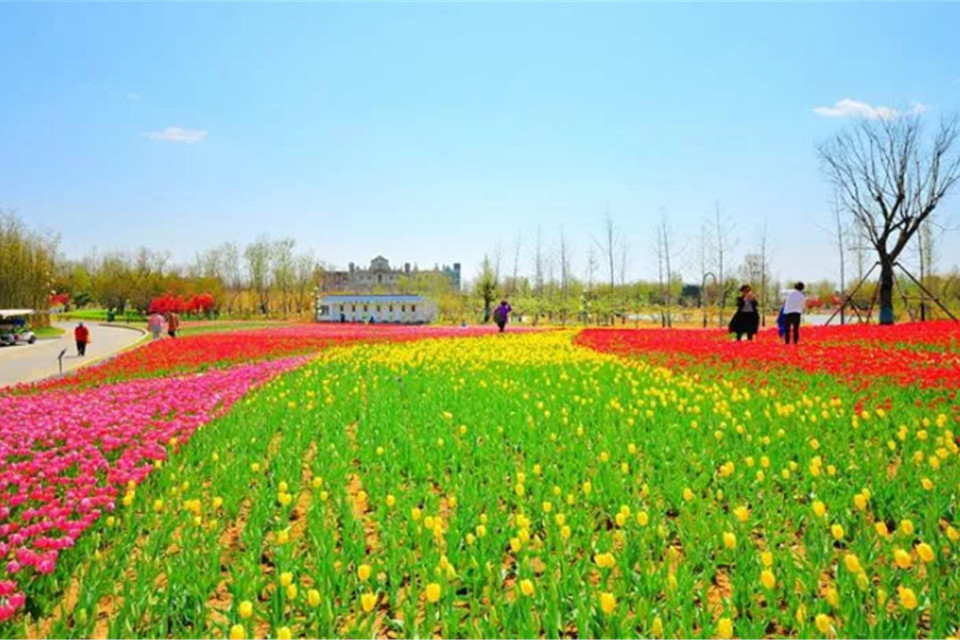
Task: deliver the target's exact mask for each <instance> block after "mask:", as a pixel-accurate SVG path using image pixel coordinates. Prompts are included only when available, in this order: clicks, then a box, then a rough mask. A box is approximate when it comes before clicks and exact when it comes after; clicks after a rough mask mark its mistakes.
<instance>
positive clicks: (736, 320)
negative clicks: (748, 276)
mask: <svg viewBox="0 0 960 640" xmlns="http://www.w3.org/2000/svg"><path fill="white" fill-rule="evenodd" d="M728 329H729V330H730V333H735V334H737V342H739V341H740V340H741V339H742V338H743V336H744V335H746V336H747V340H753V336H754V335H756V333H757V331H759V330H760V313H759V311H757V298H756V297H755V296H754V295H753V289H752V288H751V287H750V285H748V284H745V285H743V286H742V287H740V296H739V297H738V298H737V311H736V313H734V314H733V317H732V318H730V326H729V327H728Z"/></svg>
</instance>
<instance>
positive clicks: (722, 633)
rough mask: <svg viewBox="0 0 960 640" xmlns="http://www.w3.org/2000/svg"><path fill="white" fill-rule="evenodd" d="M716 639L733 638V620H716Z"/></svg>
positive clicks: (725, 639)
mask: <svg viewBox="0 0 960 640" xmlns="http://www.w3.org/2000/svg"><path fill="white" fill-rule="evenodd" d="M717 637H718V638H723V639H724V640H728V639H729V638H732V637H733V620H731V619H730V618H720V619H719V620H717Z"/></svg>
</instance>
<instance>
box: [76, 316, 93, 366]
mask: <svg viewBox="0 0 960 640" xmlns="http://www.w3.org/2000/svg"><path fill="white" fill-rule="evenodd" d="M73 339H74V340H76V341H77V355H78V356H80V357H83V356H85V355H86V354H87V343H89V342H90V329H87V328H86V327H85V326H83V323H82V322H81V323H80V324H78V325H77V328H76V329H74V330H73Z"/></svg>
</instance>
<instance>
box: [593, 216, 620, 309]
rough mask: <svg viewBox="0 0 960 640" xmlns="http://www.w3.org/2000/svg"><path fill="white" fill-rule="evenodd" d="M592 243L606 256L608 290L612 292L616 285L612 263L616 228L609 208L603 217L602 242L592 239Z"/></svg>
mask: <svg viewBox="0 0 960 640" xmlns="http://www.w3.org/2000/svg"><path fill="white" fill-rule="evenodd" d="M594 243H595V244H596V245H597V248H599V249H600V251H601V253H602V254H603V255H604V256H606V261H607V264H608V265H609V267H610V291H611V292H612V291H613V289H614V287H615V286H616V283H615V281H614V273H615V267H614V264H615V262H616V253H617V228H616V226H615V225H614V224H613V216H612V215H610V209H607V212H606V214H605V215H604V218H603V240H602V242H597V241H596V240H594Z"/></svg>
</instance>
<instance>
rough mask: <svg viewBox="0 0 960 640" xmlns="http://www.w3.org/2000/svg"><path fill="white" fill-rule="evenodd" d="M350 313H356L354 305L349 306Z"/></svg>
mask: <svg viewBox="0 0 960 640" xmlns="http://www.w3.org/2000/svg"><path fill="white" fill-rule="evenodd" d="M350 311H352V312H353V313H356V312H357V305H355V304H353V305H350Z"/></svg>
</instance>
